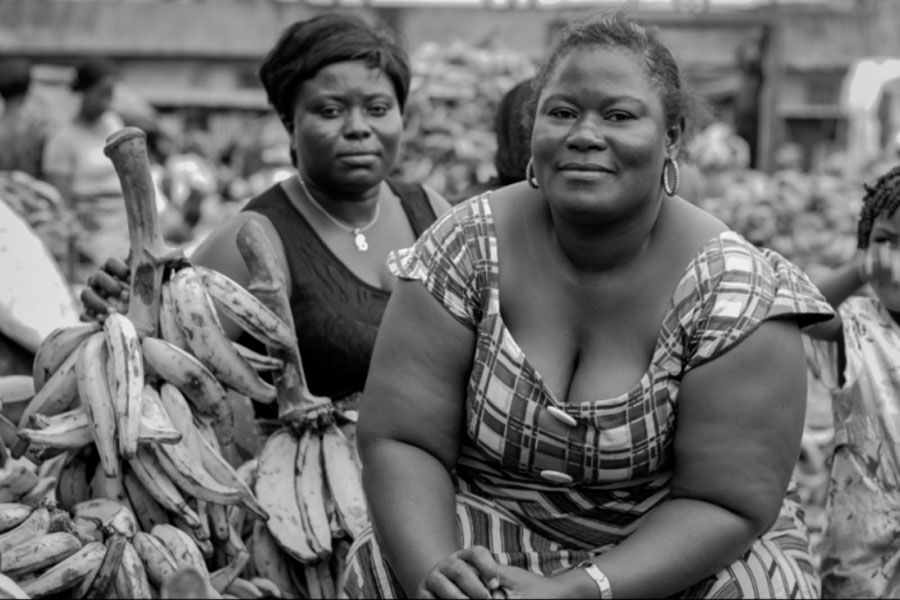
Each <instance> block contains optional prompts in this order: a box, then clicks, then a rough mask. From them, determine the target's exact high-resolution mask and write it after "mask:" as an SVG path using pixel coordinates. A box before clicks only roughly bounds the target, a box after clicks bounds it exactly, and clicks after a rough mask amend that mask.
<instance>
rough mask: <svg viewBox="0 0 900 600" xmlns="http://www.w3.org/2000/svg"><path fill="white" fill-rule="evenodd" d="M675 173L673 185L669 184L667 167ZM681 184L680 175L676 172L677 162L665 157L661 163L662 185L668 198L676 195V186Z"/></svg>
mask: <svg viewBox="0 0 900 600" xmlns="http://www.w3.org/2000/svg"><path fill="white" fill-rule="evenodd" d="M670 166H671V167H672V169H673V170H674V171H675V184H674V185H672V183H670V182H669V167H670ZM680 183H681V173H680V172H679V171H678V161H677V160H675V159H674V158H671V157H669V156H667V157H666V160H665V161H663V172H662V184H663V189H664V190H666V193H667V194H668V195H670V196H674V195H675V194H677V193H678V185H679V184H680Z"/></svg>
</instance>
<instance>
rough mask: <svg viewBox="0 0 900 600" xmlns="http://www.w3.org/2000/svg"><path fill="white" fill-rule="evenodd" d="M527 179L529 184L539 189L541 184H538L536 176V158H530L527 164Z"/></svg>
mask: <svg viewBox="0 0 900 600" xmlns="http://www.w3.org/2000/svg"><path fill="white" fill-rule="evenodd" d="M525 181H527V182H528V185H530V186H531V187H533V188H534V189H539V188H540V187H541V186H540V185H538V180H537V177H535V176H534V159H533V158H529V159H528V164H527V165H525Z"/></svg>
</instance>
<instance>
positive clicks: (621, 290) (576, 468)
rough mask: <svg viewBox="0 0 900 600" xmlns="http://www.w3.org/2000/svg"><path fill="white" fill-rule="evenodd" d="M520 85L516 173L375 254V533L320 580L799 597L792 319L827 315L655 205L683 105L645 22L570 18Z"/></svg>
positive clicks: (728, 239)
mask: <svg viewBox="0 0 900 600" xmlns="http://www.w3.org/2000/svg"><path fill="white" fill-rule="evenodd" d="M535 90H536V97H537V98H536V106H535V108H534V128H533V134H532V138H531V143H532V145H531V149H532V161H531V164H530V165H529V169H528V177H527V179H528V181H527V182H522V183H518V184H513V185H510V186H507V187H504V188H501V189H498V190H496V191H494V192H487V193H485V194H483V195H480V196H477V197H474V198H470V199H469V200H466V201H464V202H462V203H460V204H458V205H456V206H455V207H454V208H453V209H452V210H451V211H450V212H449V213H447V214H445V215H444V216H442V217H441V218H440V219H439V220H438V221H437V222H436V223H435V224H434V225H433V226H432V227H431V228H430V229H429V230H427V231H426V232H425V233H424V234H423V235H422V236H421V237H420V238H419V239H418V241H417V242H416V243H415V244H414V245H413V246H412V247H411V248H409V249H406V250H402V251H399V252H395V253H393V254H392V255H390V256H389V259H388V260H389V266H390V267H391V269H392V271H393V273H395V274H396V275H397V276H398V277H399V279H400V281H399V282H398V284H397V286H396V287H395V290H394V293H393V295H392V296H391V300H390V301H389V304H388V308H387V310H386V312H385V316H384V320H383V322H382V327H381V329H380V330H379V334H378V338H377V341H376V345H375V351H374V355H373V361H372V364H371V368H370V370H369V378H368V381H367V384H366V391H365V396H364V401H363V407H362V411H361V414H360V421H359V429H358V433H359V445H360V450H361V453H362V457H363V462H364V469H363V479H364V486H365V490H366V494H367V499H368V502H369V507H370V512H371V517H372V521H373V530H374V531H373V532H371V533H369V534H368V535H364V536H361V537H360V538H359V539H357V540H356V541H355V542H354V545H353V547H352V548H351V550H350V554H349V556H348V559H347V560H348V567H347V569H346V570H345V573H344V575H343V577H342V581H341V589H342V593H343V594H344V595H345V596H348V597H366V598H373V597H402V596H416V597H420V598H492V597H493V598H504V597H510V598H513V597H515V598H526V597H527V598H598V597H600V598H612V597H613V596H615V597H616V598H630V597H640V598H651V597H673V596H675V597H690V598H704V597H705V598H719V597H722V598H724V597H727V598H737V597H744V598H750V597H753V598H763V597H784V598H788V597H790V598H813V597H816V596H817V595H818V593H819V578H818V576H817V574H816V573H815V572H814V570H813V568H812V564H811V561H810V555H809V544H808V538H807V532H806V528H805V526H804V523H803V515H802V511H801V510H800V508H799V505H798V502H797V497H796V495H795V494H794V492H793V489H792V486H791V474H792V471H793V467H794V465H795V463H796V460H797V457H798V453H799V449H800V439H801V434H802V428H803V421H804V409H805V398H806V367H805V362H804V360H805V358H804V351H803V345H802V341H801V334H800V329H799V328H800V326H803V325H806V324H809V323H814V322H817V321H819V320H822V319H825V318H828V317H830V316H831V315H832V314H833V312H832V310H831V308H830V307H829V306H828V305H827V304H826V303H825V302H824V299H823V298H822V297H821V295H820V294H819V293H818V291H817V290H816V289H815V287H814V286H812V285H811V284H810V282H809V281H808V280H807V278H806V277H805V276H804V275H803V273H801V272H800V271H799V270H798V269H797V268H795V267H794V266H793V265H792V264H790V263H789V262H787V261H786V260H785V259H783V258H782V257H781V256H779V255H777V254H776V253H774V252H771V251H767V250H760V249H757V248H755V247H753V246H752V245H751V244H749V243H748V242H747V241H745V240H744V239H743V238H741V237H740V236H738V235H737V234H735V233H734V232H731V231H729V230H728V229H727V227H726V226H725V225H724V224H722V223H721V222H720V221H718V220H717V219H715V218H713V217H712V216H710V215H709V214H707V213H705V212H703V211H701V210H699V209H698V208H696V207H695V206H693V205H692V204H690V203H689V202H687V201H685V200H683V199H682V198H680V197H679V196H678V195H677V186H678V169H677V162H676V158H677V156H678V151H679V148H680V146H681V144H682V141H683V135H684V131H685V127H686V119H685V113H686V108H685V99H684V95H683V94H682V90H681V86H680V82H679V74H678V67H677V65H676V63H675V61H674V60H673V58H672V56H671V54H670V53H669V52H668V51H667V50H666V48H665V47H664V46H663V45H662V44H661V42H660V41H659V40H658V38H657V36H656V33H655V32H654V31H653V30H651V29H647V28H644V27H642V26H641V25H639V24H637V23H636V22H634V21H632V20H630V19H628V18H626V17H624V16H622V15H619V14H617V15H612V16H607V17H602V18H594V19H591V20H587V21H584V22H579V23H574V24H572V25H570V26H569V27H568V28H567V29H566V30H564V31H563V32H562V34H561V35H560V36H559V37H558V39H557V42H556V45H555V46H554V48H553V49H552V52H551V54H550V57H549V59H548V62H547V64H546V65H545V66H544V67H543V68H542V70H541V71H540V72H539V74H538V77H537V82H536V86H535Z"/></svg>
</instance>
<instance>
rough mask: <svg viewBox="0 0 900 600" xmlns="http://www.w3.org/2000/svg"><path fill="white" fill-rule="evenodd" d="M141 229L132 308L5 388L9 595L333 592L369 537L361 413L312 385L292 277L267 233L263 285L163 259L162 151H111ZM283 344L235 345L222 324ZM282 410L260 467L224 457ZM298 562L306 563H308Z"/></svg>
mask: <svg viewBox="0 0 900 600" xmlns="http://www.w3.org/2000/svg"><path fill="white" fill-rule="evenodd" d="M105 152H106V155H107V156H108V157H109V158H110V159H111V160H112V162H113V164H114V165H115V167H116V171H117V173H118V175H119V179H120V182H121V185H122V190H123V195H124V197H125V202H126V208H127V210H128V217H129V235H130V238H131V253H130V255H129V258H128V266H129V269H130V279H129V286H130V297H129V301H128V304H127V307H123V310H122V311H121V312H110V313H109V314H108V315H107V316H105V318H104V319H102V321H97V322H86V323H82V324H78V325H75V326H71V327H66V328H61V329H58V330H56V331H54V332H52V333H51V334H50V335H48V336H47V338H46V339H45V340H44V341H43V342H42V344H41V346H40V348H39V350H38V352H37V354H36V356H35V361H34V370H33V376H32V377H26V376H18V375H16V376H8V377H0V404H2V409H0V440H2V441H3V443H2V444H0V574H2V577H0V596H3V597H23V598H24V597H33V598H38V597H48V596H65V597H75V598H154V597H176V596H177V595H178V592H173V591H172V590H173V589H177V586H176V582H177V581H183V580H185V578H184V576H185V575H186V573H187V572H188V571H189V572H190V573H189V574H192V575H194V576H198V577H199V578H200V579H199V581H200V582H201V583H200V586H201V588H202V590H201V591H200V597H238V598H258V597H328V596H333V595H334V592H335V579H336V578H337V577H338V576H339V571H340V557H341V556H343V554H344V553H345V552H346V550H347V548H348V547H349V543H350V541H351V539H352V537H353V536H354V535H357V534H358V533H359V532H360V531H361V530H362V529H363V528H364V527H365V526H366V525H367V522H368V517H367V513H366V506H365V502H364V500H363V496H362V488H361V483H360V465H359V461H358V457H357V456H356V454H355V445H354V443H353V442H352V440H351V439H350V438H349V437H348V435H345V433H346V434H351V435H352V430H353V429H352V427H353V421H354V418H353V413H352V411H347V412H346V413H343V412H341V411H338V410H336V409H335V406H334V404H333V403H332V402H331V401H330V400H329V399H328V398H320V397H316V396H313V395H311V394H310V393H309V392H308V391H307V389H306V383H305V377H304V375H303V370H302V363H301V360H300V355H299V350H298V348H297V341H296V336H295V333H294V323H293V319H292V317H291V315H290V311H289V308H288V300H287V293H286V289H285V286H284V278H283V273H281V272H280V269H279V268H278V266H277V264H276V261H275V258H274V254H273V252H272V248H271V246H270V245H269V242H268V240H267V238H266V237H265V233H264V232H263V231H262V228H261V226H260V225H259V224H258V223H255V222H252V221H251V222H248V223H247V224H246V225H245V226H244V227H243V228H242V229H241V230H240V232H239V233H238V239H237V242H238V247H239V249H240V251H241V255H242V257H243V258H244V261H245V262H246V264H247V267H248V270H249V272H250V275H251V282H250V285H248V286H247V287H246V288H245V287H243V286H241V285H239V284H237V283H236V282H234V281H233V280H231V279H229V278H228V277H226V276H224V275H223V274H221V273H218V272H216V271H213V270H209V269H205V268H203V267H200V266H198V265H192V264H191V263H190V261H189V260H188V259H187V258H186V257H185V255H184V253H183V252H182V251H181V250H180V249H174V248H171V247H168V246H166V245H165V243H164V242H163V240H162V236H161V235H160V232H159V226H158V223H157V220H156V213H155V198H154V196H153V194H154V191H153V184H152V179H151V176H150V171H149V163H148V161H147V155H146V137H145V135H144V133H143V132H142V131H141V130H139V129H136V128H125V129H123V130H121V131H119V132H117V133H116V134H114V135H113V136H111V137H110V138H109V139H108V140H107V145H106V148H105ZM220 314H221V315H223V316H225V317H227V318H228V319H230V320H232V321H234V322H235V323H237V324H238V325H240V326H241V327H242V328H243V330H244V331H246V332H248V333H249V334H250V335H252V336H253V337H255V338H256V339H258V340H259V341H260V342H262V343H263V344H264V346H265V347H266V353H265V354H261V353H258V352H255V351H253V350H251V349H249V348H247V347H244V346H242V345H240V344H238V343H236V342H233V341H231V340H230V339H229V338H228V337H227V336H226V334H225V331H224V329H223V328H222V325H221V322H220V320H219V315H220ZM250 399H252V400H254V401H257V402H262V403H270V402H275V401H277V402H278V406H279V416H280V417H281V423H282V424H283V426H282V427H281V428H280V429H279V430H277V431H275V432H274V433H273V434H272V435H271V436H270V437H269V438H268V440H267V441H266V443H265V446H264V449H263V451H262V453H261V455H260V456H259V457H254V458H252V459H251V460H249V461H246V462H244V463H242V464H238V463H236V462H234V461H233V457H232V456H231V455H229V457H226V453H224V452H223V445H224V443H223V442H224V440H226V439H227V438H229V437H230V436H231V432H230V431H229V428H230V426H231V425H230V417H231V409H232V403H234V402H246V403H249V402H250ZM297 561H299V562H300V563H302V564H300V565H298V564H297Z"/></svg>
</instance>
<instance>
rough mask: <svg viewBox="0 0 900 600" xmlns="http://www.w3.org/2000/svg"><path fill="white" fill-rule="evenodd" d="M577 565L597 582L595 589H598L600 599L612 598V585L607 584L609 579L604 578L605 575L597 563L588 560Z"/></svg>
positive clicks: (610, 599)
mask: <svg viewBox="0 0 900 600" xmlns="http://www.w3.org/2000/svg"><path fill="white" fill-rule="evenodd" d="M578 567H579V568H582V569H584V572H585V573H587V574H588V576H589V577H590V578H591V579H593V580H594V583H596V584H597V589H598V590H599V591H600V600H612V597H613V593H612V587H611V586H610V585H609V579H607V578H606V575H604V573H603V571H601V570H600V569H599V567H597V565H595V564H594V563H592V562H589V561H584V562H583V563H580V564H579V565H578Z"/></svg>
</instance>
